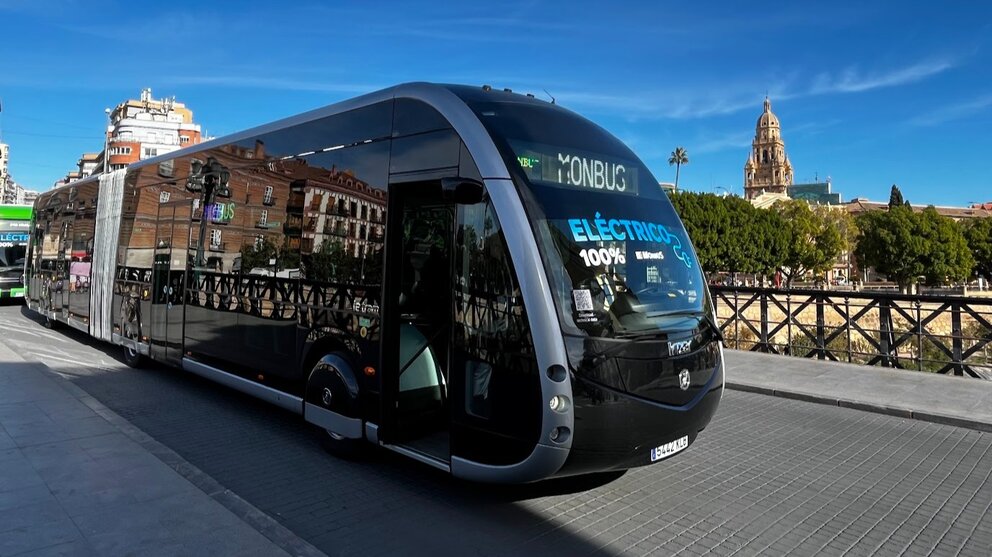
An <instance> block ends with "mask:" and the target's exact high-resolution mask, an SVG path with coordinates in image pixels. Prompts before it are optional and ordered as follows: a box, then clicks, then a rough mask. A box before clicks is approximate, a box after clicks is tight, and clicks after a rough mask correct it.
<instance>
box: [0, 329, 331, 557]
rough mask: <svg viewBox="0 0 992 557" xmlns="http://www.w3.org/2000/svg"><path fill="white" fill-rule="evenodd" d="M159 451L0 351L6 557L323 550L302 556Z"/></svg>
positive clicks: (0, 478)
mask: <svg viewBox="0 0 992 557" xmlns="http://www.w3.org/2000/svg"><path fill="white" fill-rule="evenodd" d="M149 440H150V438H149ZM150 443H151V445H149V444H147V443H145V442H143V440H142V438H141V434H140V432H138V431H137V430H136V429H134V428H133V426H131V425H130V424H129V423H128V422H126V421H124V420H123V419H122V418H120V417H119V416H117V415H116V414H113V413H112V412H110V411H109V410H108V409H107V408H106V407H104V406H103V405H102V404H100V403H99V402H97V401H96V400H95V399H93V398H92V397H90V396H88V395H87V394H86V393H85V392H83V391H82V390H80V389H79V388H78V387H76V386H75V385H73V384H72V383H70V382H69V381H67V380H65V379H62V378H61V377H58V376H57V375H55V374H54V373H52V372H50V371H48V370H47V369H46V368H45V366H43V365H41V364H38V363H35V362H26V361H25V360H23V359H22V358H21V357H20V356H18V355H16V354H15V353H14V352H12V351H11V350H10V349H9V348H8V347H7V346H6V345H5V344H4V343H3V342H0V556H6V555H22V554H23V555H101V556H102V555H182V554H194V553H195V554H206V555H266V556H268V555H288V554H289V553H287V551H285V550H284V548H286V547H287V545H288V546H289V549H290V551H291V552H293V553H317V552H316V551H315V550H312V548H311V547H310V546H309V545H307V544H305V543H302V545H298V546H296V547H293V541H292V539H291V538H287V537H286V532H283V531H281V530H280V528H281V527H280V526H278V524H277V523H275V522H274V521H272V520H271V519H269V518H267V517H264V516H263V517H258V516H257V515H254V513H258V514H261V513H260V512H259V511H257V510H254V507H250V505H247V503H244V502H243V501H240V499H237V498H236V496H234V495H233V494H230V493H229V492H225V491H224V490H222V488H221V489H220V490H219V491H218V492H216V493H213V494H208V493H207V492H205V491H204V489H203V486H204V485H209V482H210V481H211V480H209V478H200V481H198V482H196V485H194V483H193V482H191V481H190V479H188V478H190V474H200V475H201V476H202V473H201V472H199V471H198V470H196V469H195V468H193V467H191V466H189V465H188V463H187V464H186V466H188V469H186V472H187V473H186V474H180V473H179V472H178V471H177V468H180V469H181V468H182V464H181V463H176V462H172V463H170V464H171V466H170V464H167V463H166V462H165V461H163V459H162V455H155V454H153V453H152V452H151V451H150V450H149V447H152V448H154V446H155V445H154V443H155V442H154V441H150ZM166 451H167V449H166ZM171 454H172V455H173V456H174V457H175V458H176V459H178V455H175V453H171ZM179 460H181V459H179ZM182 462H184V461H182ZM194 480H195V479H194ZM218 487H219V486H218ZM225 497H227V498H229V499H231V498H233V499H235V501H233V502H232V503H231V504H227V503H226V502H225V499H224V498H225ZM231 509H235V510H237V509H241V513H240V514H236V513H235V511H232V510H231ZM267 521H269V522H267ZM252 522H254V524H251V523H252ZM259 524H261V525H266V524H269V525H270V529H271V530H272V533H270V532H266V534H265V535H263V533H261V532H260V530H261V528H259ZM272 524H275V526H272ZM280 536H282V538H280ZM270 538H271V539H270ZM273 539H275V540H278V541H280V542H281V543H280V544H278V545H277V543H275V542H274V541H272V540H273ZM286 539H289V543H288V544H287V543H283V542H285V540H286Z"/></svg>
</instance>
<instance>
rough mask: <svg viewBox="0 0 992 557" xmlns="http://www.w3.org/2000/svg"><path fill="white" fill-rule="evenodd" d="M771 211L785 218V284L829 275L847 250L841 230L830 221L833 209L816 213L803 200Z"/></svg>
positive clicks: (782, 266) (777, 205)
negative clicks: (807, 277) (804, 278)
mask: <svg viewBox="0 0 992 557" xmlns="http://www.w3.org/2000/svg"><path fill="white" fill-rule="evenodd" d="M772 210H773V211H774V212H775V213H777V214H778V215H779V216H780V217H781V218H782V225H783V227H784V229H785V233H786V238H787V240H786V244H785V257H784V258H783V260H782V265H781V267H780V270H781V271H782V275H783V276H784V277H785V279H786V285H787V286H792V282H793V281H794V280H795V279H797V278H802V277H804V276H806V274H808V273H813V274H814V275H821V274H823V273H826V271H828V270H829V269H830V268H831V267H833V265H834V262H835V261H837V257H838V256H839V255H840V253H841V251H843V249H844V241H843V238H842V237H841V234H840V231H839V230H838V229H837V227H836V226H834V224H833V222H832V221H831V220H830V218H828V216H827V213H828V212H830V209H827V208H825V207H824V208H817V210H815V211H814V210H813V209H812V208H811V207H810V206H809V204H807V203H806V202H804V201H800V200H795V199H791V200H789V201H779V202H778V203H776V204H775V205H774V207H773V208H772Z"/></svg>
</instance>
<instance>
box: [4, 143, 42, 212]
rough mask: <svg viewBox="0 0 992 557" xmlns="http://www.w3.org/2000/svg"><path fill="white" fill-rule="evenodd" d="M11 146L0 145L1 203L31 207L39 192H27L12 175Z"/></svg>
mask: <svg viewBox="0 0 992 557" xmlns="http://www.w3.org/2000/svg"><path fill="white" fill-rule="evenodd" d="M9 162H10V146H9V145H7V144H6V143H0V203H4V204H8V205H10V204H13V205H30V204H32V203H34V199H35V198H36V197H38V192H36V191H31V190H26V189H24V187H23V186H21V185H20V184H18V183H17V182H15V181H14V177H13V176H11V175H10V170H9Z"/></svg>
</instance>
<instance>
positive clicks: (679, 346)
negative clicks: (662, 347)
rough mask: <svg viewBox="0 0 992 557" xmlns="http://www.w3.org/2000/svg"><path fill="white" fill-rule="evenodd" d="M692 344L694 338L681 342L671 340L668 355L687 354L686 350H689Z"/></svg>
mask: <svg viewBox="0 0 992 557" xmlns="http://www.w3.org/2000/svg"><path fill="white" fill-rule="evenodd" d="M691 346H692V339H691V338H690V339H689V340H682V341H679V342H669V343H668V355H670V356H678V355H680V354H685V353H686V352H688V351H689V348H690V347H691Z"/></svg>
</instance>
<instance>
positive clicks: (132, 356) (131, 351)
mask: <svg viewBox="0 0 992 557" xmlns="http://www.w3.org/2000/svg"><path fill="white" fill-rule="evenodd" d="M124 352H125V353H126V354H127V357H128V358H129V359H132V360H133V359H135V358H137V357H138V353H137V352H135V351H134V349H133V348H125V349H124Z"/></svg>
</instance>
